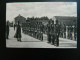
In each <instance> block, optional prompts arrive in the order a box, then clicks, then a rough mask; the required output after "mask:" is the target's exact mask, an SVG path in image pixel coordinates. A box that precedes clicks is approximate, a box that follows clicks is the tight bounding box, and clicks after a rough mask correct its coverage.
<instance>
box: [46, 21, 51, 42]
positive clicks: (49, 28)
mask: <svg viewBox="0 0 80 60" xmlns="http://www.w3.org/2000/svg"><path fill="white" fill-rule="evenodd" d="M50 30H51V25H50V21H49V22H48V24H47V37H48V43H51V34H50V33H51V31H50Z"/></svg>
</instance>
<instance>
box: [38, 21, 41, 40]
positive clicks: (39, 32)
mask: <svg viewBox="0 0 80 60" xmlns="http://www.w3.org/2000/svg"><path fill="white" fill-rule="evenodd" d="M40 24H41V22H39V26H38V39H39V40H41V39H40V37H41V30H40V27H41V25H40Z"/></svg>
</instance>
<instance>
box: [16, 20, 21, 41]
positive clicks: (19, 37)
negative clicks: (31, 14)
mask: <svg viewBox="0 0 80 60" xmlns="http://www.w3.org/2000/svg"><path fill="white" fill-rule="evenodd" d="M16 38H17V40H18V41H21V26H20V25H19V21H18V26H17V30H16Z"/></svg>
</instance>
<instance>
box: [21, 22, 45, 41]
mask: <svg viewBox="0 0 80 60" xmlns="http://www.w3.org/2000/svg"><path fill="white" fill-rule="evenodd" d="M22 27H23V28H22V31H23V33H24V34H28V35H29V36H31V37H34V38H36V39H39V40H41V41H43V28H44V25H43V24H42V22H33V21H29V22H26V23H23V24H22Z"/></svg>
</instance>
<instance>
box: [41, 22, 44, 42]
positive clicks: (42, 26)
mask: <svg viewBox="0 0 80 60" xmlns="http://www.w3.org/2000/svg"><path fill="white" fill-rule="evenodd" d="M43 28H44V25H43V24H42V22H40V40H41V41H43Z"/></svg>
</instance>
